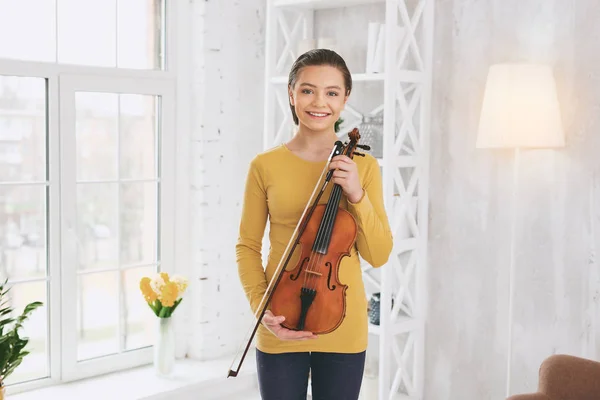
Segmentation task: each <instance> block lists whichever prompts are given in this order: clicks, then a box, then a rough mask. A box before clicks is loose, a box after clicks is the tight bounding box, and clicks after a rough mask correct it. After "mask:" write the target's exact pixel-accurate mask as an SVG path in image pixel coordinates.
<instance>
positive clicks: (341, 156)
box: [331, 154, 352, 162]
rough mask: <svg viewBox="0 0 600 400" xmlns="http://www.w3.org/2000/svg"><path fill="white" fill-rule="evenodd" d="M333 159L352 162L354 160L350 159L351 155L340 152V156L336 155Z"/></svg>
mask: <svg viewBox="0 0 600 400" xmlns="http://www.w3.org/2000/svg"><path fill="white" fill-rule="evenodd" d="M331 160H332V161H341V162H351V161H352V160H351V159H350V157H348V156H347V155H344V154H340V155H338V156H335V157H333V158H332V159H331Z"/></svg>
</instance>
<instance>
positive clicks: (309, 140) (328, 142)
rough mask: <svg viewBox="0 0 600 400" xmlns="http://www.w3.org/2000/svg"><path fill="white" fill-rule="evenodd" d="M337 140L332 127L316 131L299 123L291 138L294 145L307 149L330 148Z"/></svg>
mask: <svg viewBox="0 0 600 400" xmlns="http://www.w3.org/2000/svg"><path fill="white" fill-rule="evenodd" d="M337 140H338V137H337V135H336V133H335V131H334V130H333V128H332V129H331V130H330V131H321V132H316V131H312V130H310V129H307V128H306V127H305V126H303V125H300V127H299V129H298V132H296V135H295V136H294V138H293V141H294V142H296V145H298V146H299V147H301V148H304V149H307V150H318V149H323V148H327V149H331V148H332V147H333V145H334V144H335V142H336V141H337Z"/></svg>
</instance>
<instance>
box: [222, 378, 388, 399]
mask: <svg viewBox="0 0 600 400" xmlns="http://www.w3.org/2000/svg"><path fill="white" fill-rule="evenodd" d="M309 399H310V397H309ZM227 400H262V399H261V398H260V393H259V392H258V390H256V391H253V392H251V393H244V394H241V395H238V396H235V397H229V398H228V399H227ZM360 400H377V380H376V379H369V378H365V379H364V381H363V386H362V391H361V395H360Z"/></svg>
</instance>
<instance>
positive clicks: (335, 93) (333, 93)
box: [328, 92, 339, 96]
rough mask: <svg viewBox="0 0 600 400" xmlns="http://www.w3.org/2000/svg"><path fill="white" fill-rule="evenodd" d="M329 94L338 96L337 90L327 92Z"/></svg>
mask: <svg viewBox="0 0 600 400" xmlns="http://www.w3.org/2000/svg"><path fill="white" fill-rule="evenodd" d="M328 94H329V95H330V96H339V93H338V92H329V93H328Z"/></svg>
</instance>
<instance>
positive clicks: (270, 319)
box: [262, 311, 285, 325]
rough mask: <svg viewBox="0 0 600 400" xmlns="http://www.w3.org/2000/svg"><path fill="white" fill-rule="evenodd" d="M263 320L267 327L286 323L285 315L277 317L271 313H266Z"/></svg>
mask: <svg viewBox="0 0 600 400" xmlns="http://www.w3.org/2000/svg"><path fill="white" fill-rule="evenodd" d="M262 320H263V322H264V323H265V324H267V325H279V324H281V323H282V322H283V321H285V317H284V316H283V315H280V316H277V317H276V316H274V315H273V313H272V312H271V311H266V312H265V315H264V316H263V319H262Z"/></svg>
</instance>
